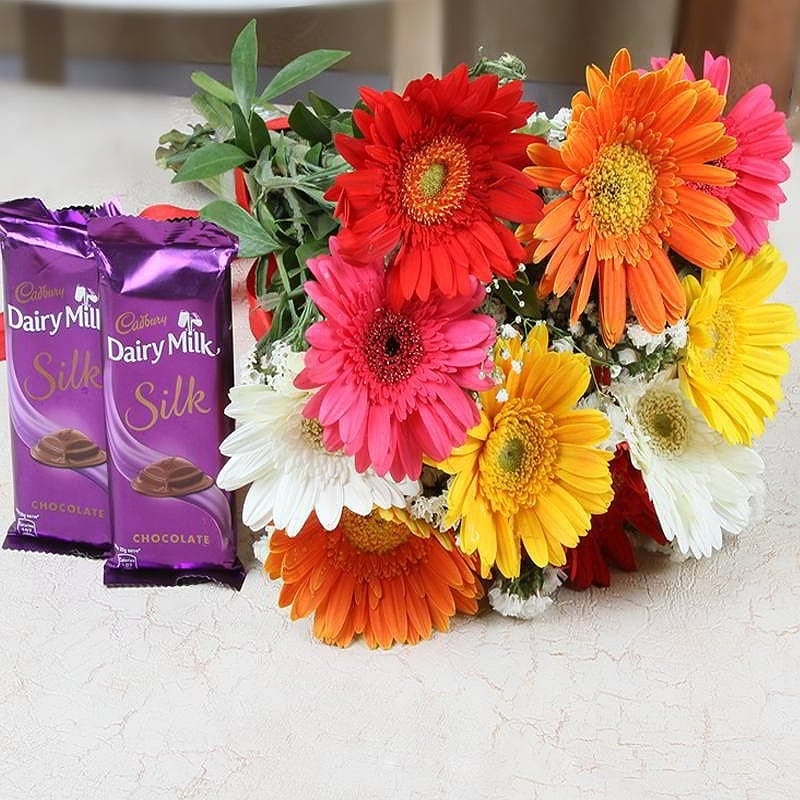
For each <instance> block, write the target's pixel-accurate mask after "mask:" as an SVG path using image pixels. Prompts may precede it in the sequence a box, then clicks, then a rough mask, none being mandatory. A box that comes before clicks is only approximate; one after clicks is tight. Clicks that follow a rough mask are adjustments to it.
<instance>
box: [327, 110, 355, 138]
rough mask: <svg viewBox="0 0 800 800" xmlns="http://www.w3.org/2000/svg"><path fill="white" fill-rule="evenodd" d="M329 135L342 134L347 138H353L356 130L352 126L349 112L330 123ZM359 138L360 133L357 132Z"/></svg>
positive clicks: (351, 117)
mask: <svg viewBox="0 0 800 800" xmlns="http://www.w3.org/2000/svg"><path fill="white" fill-rule="evenodd" d="M330 126H331V133H334V134H336V133H344V134H346V135H347V136H355V135H356V130H355V126H354V125H353V115H352V113H350V112H349V111H346V112H343V113H341V114H339V115H338V116H336V117H334V118H333V119H332V120H331V121H330ZM359 136H360V132H359Z"/></svg>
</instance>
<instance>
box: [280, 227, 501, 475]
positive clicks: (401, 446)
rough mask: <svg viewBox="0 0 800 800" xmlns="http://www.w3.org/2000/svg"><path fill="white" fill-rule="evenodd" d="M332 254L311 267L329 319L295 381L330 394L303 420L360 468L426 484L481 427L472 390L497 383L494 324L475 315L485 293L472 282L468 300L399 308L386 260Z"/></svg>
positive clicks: (316, 398)
mask: <svg viewBox="0 0 800 800" xmlns="http://www.w3.org/2000/svg"><path fill="white" fill-rule="evenodd" d="M330 251H331V254H330V256H327V255H325V256H319V257H318V258H314V259H310V260H309V262H308V263H309V268H310V269H311V271H312V273H313V274H314V277H315V278H316V280H312V281H308V282H307V283H306V284H305V289H306V292H307V293H308V295H309V297H311V299H312V300H313V301H314V302H315V303H316V304H317V307H318V308H319V310H320V311H321V312H322V314H323V315H324V316H325V319H324V320H323V321H322V322H318V323H316V324H315V325H312V326H311V328H309V330H308V332H307V333H306V339H307V341H308V343H309V344H310V345H311V349H310V350H309V351H308V352H307V353H306V356H305V368H304V369H303V370H302V371H301V372H300V374H299V375H298V376H297V378H296V380H295V385H296V386H297V387H298V388H301V389H315V388H318V387H320V389H319V391H318V392H316V393H315V394H314V395H313V397H312V398H311V399H310V400H309V401H308V403H307V404H306V406H305V408H304V410H303V414H304V415H305V416H306V417H307V418H309V419H315V420H318V421H319V423H320V425H321V426H322V428H323V435H322V441H323V444H324V445H325V447H326V448H327V449H328V450H339V449H343V450H344V451H345V452H346V453H348V454H350V455H353V456H355V459H356V468H357V469H358V470H359V471H363V470H365V469H367V467H369V466H372V468H373V469H374V470H375V471H376V472H377V473H378V474H380V475H384V474H386V473H387V472H390V473H391V475H392V477H393V478H395V479H396V480H401V479H402V478H403V477H405V476H408V477H410V478H417V477H419V474H420V472H421V469H422V458H423V456H428V457H430V458H431V459H433V460H434V461H440V460H443V459H445V458H447V457H448V456H449V455H450V452H451V451H452V449H453V448H454V447H457V446H459V445H461V444H463V443H464V440H465V439H466V432H467V430H468V429H470V428H472V427H473V426H474V425H476V424H477V423H478V421H479V414H478V409H477V407H476V405H475V400H474V399H473V398H472V397H471V396H470V394H469V392H470V391H477V392H479V391H484V390H486V389H488V388H489V387H491V386H492V385H493V383H492V377H491V374H490V373H491V365H490V364H489V363H488V362H487V358H488V351H489V348H490V347H491V346H492V344H493V343H494V339H495V322H494V320H493V319H492V318H491V317H488V316H485V315H483V314H475V313H474V311H475V309H476V308H477V306H478V305H480V303H481V302H482V300H483V298H484V295H485V290H484V288H483V286H481V285H480V284H479V283H478V281H477V280H475V279H474V278H470V281H471V289H470V292H469V294H467V295H466V296H463V297H453V298H447V297H445V296H444V295H443V294H442V293H441V292H439V291H438V290H436V289H432V290H431V293H430V296H429V298H428V300H427V301H426V302H422V301H420V300H419V299H417V298H413V299H411V300H406V301H405V302H404V303H403V304H402V305H401V306H400V307H399V308H398V309H396V310H394V309H390V307H389V303H388V300H387V273H386V270H385V269H384V266H383V260H382V259H380V260H376V261H373V262H372V263H371V264H369V265H367V266H361V265H359V266H356V265H353V264H351V263H349V262H348V261H345V260H344V259H343V257H342V255H341V253H340V251H339V243H338V241H337V240H336V239H335V238H333V239H331V240H330Z"/></svg>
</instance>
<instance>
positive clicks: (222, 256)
mask: <svg viewBox="0 0 800 800" xmlns="http://www.w3.org/2000/svg"><path fill="white" fill-rule="evenodd" d="M89 233H90V236H91V238H92V240H93V241H94V246H95V251H96V256H97V263H98V267H99V272H100V299H101V307H102V331H103V359H104V370H103V376H104V386H105V392H104V393H105V409H106V425H107V429H108V440H109V474H110V482H111V497H112V507H113V510H114V515H113V516H114V536H113V542H114V553H113V555H112V556H111V558H110V559H109V561H108V562H107V564H106V569H105V573H104V574H105V582H106V584H107V585H110V586H120V585H128V586H131V585H152V584H160V585H178V584H180V583H196V582H198V581H203V580H205V581H217V582H220V583H225V584H227V585H230V586H233V587H234V588H237V589H238V588H240V587H241V584H242V580H243V578H244V572H243V570H242V567H241V564H240V563H239V561H238V559H237V557H236V526H235V525H234V521H233V520H234V515H233V498H232V495H231V494H230V493H228V492H223V491H222V490H221V489H220V488H219V487H217V485H216V483H215V482H214V481H215V479H216V476H217V474H218V473H219V471H220V469H221V468H222V465H223V457H222V456H221V455H220V452H219V443H220V442H221V441H222V439H223V438H224V437H225V436H227V435H228V433H229V432H230V430H231V423H230V421H229V420H228V419H227V418H226V417H225V415H224V413H223V409H224V407H225V404H226V403H227V397H228V390H229V389H230V386H231V383H232V380H233V338H232V329H231V297H230V270H229V266H230V262H231V260H232V259H233V256H234V254H235V252H236V244H235V242H234V240H233V239H232V238H231V237H230V236H229V235H228V234H226V233H225V232H224V231H222V230H221V229H219V228H217V227H216V226H215V225H212V224H211V223H207V222H202V221H199V220H177V221H171V222H154V221H152V220H146V219H140V218H135V217H117V218H115V219H106V220H96V221H93V222H92V223H91V224H90V226H89Z"/></svg>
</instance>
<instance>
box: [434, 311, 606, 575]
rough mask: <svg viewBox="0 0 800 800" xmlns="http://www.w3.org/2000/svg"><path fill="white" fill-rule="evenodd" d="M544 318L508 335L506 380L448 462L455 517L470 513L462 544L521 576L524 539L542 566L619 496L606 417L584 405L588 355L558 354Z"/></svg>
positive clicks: (501, 353)
mask: <svg viewBox="0 0 800 800" xmlns="http://www.w3.org/2000/svg"><path fill="white" fill-rule="evenodd" d="M547 346H548V337H547V329H546V328H545V327H544V325H540V326H538V327H536V328H534V330H533V331H532V332H531V333H530V334H529V336H528V338H527V339H526V341H525V342H524V343H523V342H522V341H521V340H520V339H516V338H514V339H501V340H499V341H498V343H497V344H496V345H495V362H496V365H497V367H499V369H500V370H501V371H502V373H503V375H504V376H505V380H504V381H503V383H502V384H500V385H498V386H496V387H495V388H494V389H492V390H490V391H487V392H483V393H482V394H481V395H480V398H481V405H482V408H481V420H480V422H479V423H478V425H476V426H475V427H474V428H472V430H470V431H469V433H468V434H467V441H466V443H465V444H463V445H462V446H461V447H458V448H456V449H455V450H454V451H453V453H452V455H451V456H450V458H448V459H447V460H445V461H443V462H441V463H440V464H438V466H439V467H440V469H443V470H444V471H445V472H448V473H450V474H451V475H454V476H455V478H454V480H453V482H452V483H451V485H450V490H449V492H448V496H447V501H448V515H447V519H446V524H448V525H453V524H455V523H456V522H457V521H458V520H459V519H460V520H461V539H460V542H461V547H462V549H463V550H464V551H465V552H467V553H474V552H475V550H477V551H478V552H479V553H480V558H481V568H482V571H483V574H484V575H488V572H489V569H490V568H491V566H492V565H493V564H497V567H498V569H499V570H500V572H502V573H503V575H505V576H506V577H508V578H513V577H516V576H518V575H519V571H520V557H521V548H520V542H523V543H524V545H525V549H526V550H527V552H528V555H529V556H530V557H531V559H532V560H533V562H534V563H535V564H537V565H538V566H540V567H543V566H545V565H546V564H554V565H561V564H563V563H564V562H565V554H564V547H575V545H577V544H578V539H579V538H580V537H581V536H583V535H584V534H585V533H586V531H587V530H588V529H589V525H590V515H591V514H602V513H603V512H605V511H606V510H607V509H608V506H609V504H610V503H611V498H612V496H613V492H612V490H611V476H610V474H609V469H608V462H609V460H610V459H611V453H608V452H605V451H603V450H599V449H598V448H597V447H596V445H598V444H599V443H600V442H602V441H603V440H604V439H605V438H606V437H607V436H608V434H609V424H608V420H607V419H606V417H605V416H604V415H603V414H602V413H600V412H599V411H595V410H592V409H585V410H577V409H575V408H574V406H575V403H576V402H577V401H578V400H579V399H580V397H581V396H582V395H583V393H584V392H585V391H586V389H587V387H588V385H589V379H590V376H589V365H588V360H587V359H586V357H585V356H581V355H575V354H573V353H551V352H548V350H547Z"/></svg>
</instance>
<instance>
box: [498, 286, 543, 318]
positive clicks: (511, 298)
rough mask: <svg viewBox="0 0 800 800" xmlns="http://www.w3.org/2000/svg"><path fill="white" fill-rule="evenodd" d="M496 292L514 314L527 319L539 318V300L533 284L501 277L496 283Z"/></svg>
mask: <svg viewBox="0 0 800 800" xmlns="http://www.w3.org/2000/svg"><path fill="white" fill-rule="evenodd" d="M497 293H498V294H499V295H500V299H501V300H502V301H503V302H504V303H505V304H506V305H507V306H508V308H510V309H511V310H512V311H513V312H514V313H515V314H519V315H520V316H521V317H527V318H528V319H539V317H540V313H541V308H540V307H541V302H540V301H539V296H538V294H537V293H536V287H535V286H532V285H531V284H530V283H527V282H524V283H523V282H522V281H506V280H503V279H502V278H501V279H500V280H499V281H498V284H497Z"/></svg>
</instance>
